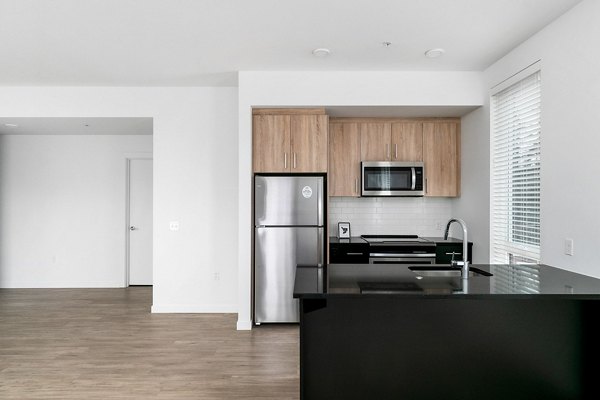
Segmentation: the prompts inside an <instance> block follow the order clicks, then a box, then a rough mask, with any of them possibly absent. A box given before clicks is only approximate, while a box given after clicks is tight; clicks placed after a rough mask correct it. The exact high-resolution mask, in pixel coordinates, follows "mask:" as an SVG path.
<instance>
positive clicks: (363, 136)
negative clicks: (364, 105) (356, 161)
mask: <svg viewBox="0 0 600 400" xmlns="http://www.w3.org/2000/svg"><path fill="white" fill-rule="evenodd" d="M391 142H392V127H391V124H389V123H384V122H368V123H361V124H360V149H361V157H360V159H361V161H389V160H390V157H391Z"/></svg>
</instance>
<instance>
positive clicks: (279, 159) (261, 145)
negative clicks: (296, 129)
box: [252, 115, 290, 172]
mask: <svg viewBox="0 0 600 400" xmlns="http://www.w3.org/2000/svg"><path fill="white" fill-rule="evenodd" d="M252 129H253V140H252V154H253V157H252V162H253V169H254V172H289V166H290V160H289V157H290V117H289V115H255V116H253V118H252Z"/></svg>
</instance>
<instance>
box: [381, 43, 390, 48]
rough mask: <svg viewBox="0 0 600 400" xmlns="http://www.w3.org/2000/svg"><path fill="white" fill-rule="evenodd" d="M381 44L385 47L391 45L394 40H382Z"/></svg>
mask: <svg viewBox="0 0 600 400" xmlns="http://www.w3.org/2000/svg"><path fill="white" fill-rule="evenodd" d="M381 45H382V46H383V47H390V46H391V45H392V42H381Z"/></svg>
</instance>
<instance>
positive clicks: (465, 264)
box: [444, 218, 469, 279]
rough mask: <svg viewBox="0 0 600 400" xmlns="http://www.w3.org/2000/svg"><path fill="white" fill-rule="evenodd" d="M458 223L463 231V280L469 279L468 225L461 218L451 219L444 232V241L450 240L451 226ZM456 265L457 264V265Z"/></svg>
mask: <svg viewBox="0 0 600 400" xmlns="http://www.w3.org/2000/svg"><path fill="white" fill-rule="evenodd" d="M454 222H456V223H458V224H459V225H460V226H461V227H462V230H463V238H462V240H463V252H462V256H463V261H462V272H461V275H462V279H468V278H469V242H468V234H467V223H466V222H465V221H463V220H462V219H460V218H451V219H450V221H448V223H447V224H446V230H445V231H444V240H447V239H448V233H449V232H450V225H452V223H454ZM455 265H456V264H455Z"/></svg>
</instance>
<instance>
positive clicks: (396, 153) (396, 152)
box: [394, 143, 398, 160]
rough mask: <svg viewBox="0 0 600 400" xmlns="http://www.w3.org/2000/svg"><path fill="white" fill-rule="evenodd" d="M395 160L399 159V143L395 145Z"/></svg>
mask: <svg viewBox="0 0 600 400" xmlns="http://www.w3.org/2000/svg"><path fill="white" fill-rule="evenodd" d="M394 159H395V160H397V159H398V143H394Z"/></svg>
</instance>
